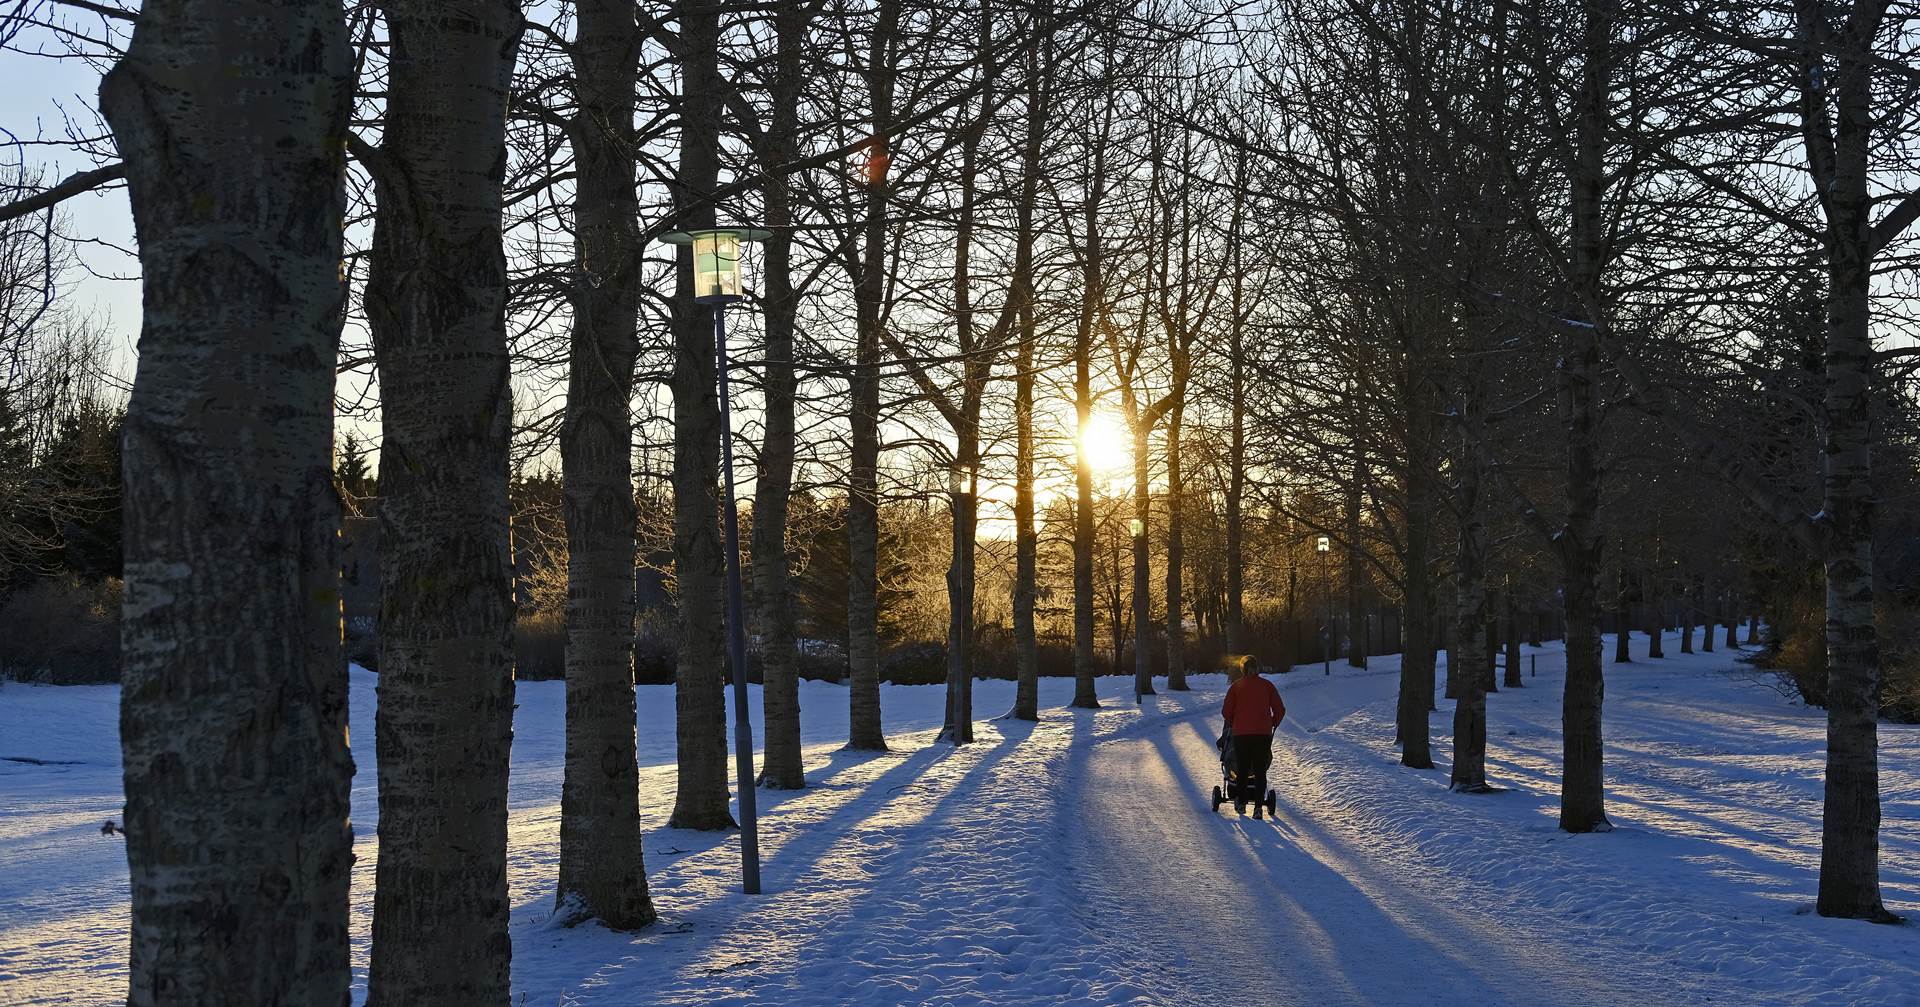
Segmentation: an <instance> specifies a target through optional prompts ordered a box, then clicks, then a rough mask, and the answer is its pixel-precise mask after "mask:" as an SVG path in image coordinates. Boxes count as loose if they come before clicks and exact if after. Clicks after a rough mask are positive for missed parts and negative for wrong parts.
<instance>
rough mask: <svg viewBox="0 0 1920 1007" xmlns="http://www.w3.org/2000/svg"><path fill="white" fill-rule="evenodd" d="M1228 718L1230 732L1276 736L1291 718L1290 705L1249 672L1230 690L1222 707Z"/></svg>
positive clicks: (1262, 680)
mask: <svg viewBox="0 0 1920 1007" xmlns="http://www.w3.org/2000/svg"><path fill="white" fill-rule="evenodd" d="M1220 715H1221V716H1223V717H1225V718H1227V729H1228V730H1229V731H1231V732H1233V733H1234V734H1272V733H1273V729H1274V728H1276V727H1279V726H1280V721H1281V720H1282V719H1284V718H1285V717H1286V715H1287V704H1285V703H1283V702H1281V701H1280V690H1279V689H1276V688H1274V687H1273V683H1272V682H1269V681H1267V680H1266V679H1264V678H1261V677H1260V675H1259V674H1258V673H1257V672H1248V673H1247V676H1246V677H1245V678H1242V679H1241V680H1240V681H1238V682H1235V683H1233V687H1232V688H1230V689H1228V690H1227V701H1226V702H1225V703H1224V704H1222V705H1221V707H1220Z"/></svg>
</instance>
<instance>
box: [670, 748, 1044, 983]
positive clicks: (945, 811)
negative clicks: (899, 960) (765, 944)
mask: <svg viewBox="0 0 1920 1007" xmlns="http://www.w3.org/2000/svg"><path fill="white" fill-rule="evenodd" d="M999 726H1000V728H1001V734H1002V737H1001V738H1000V740H999V741H997V742H995V743H993V744H992V745H991V747H989V748H987V751H986V753H985V754H982V755H980V756H979V757H978V758H977V761H975V763H974V764H973V765H972V766H970V767H968V768H967V769H966V771H965V772H963V773H962V774H961V775H960V777H959V778H958V779H956V780H955V781H954V782H953V785H952V786H951V787H950V788H948V789H947V790H946V792H945V793H943V794H941V795H940V796H939V797H938V798H936V799H935V800H934V801H933V802H932V804H931V805H930V806H929V807H928V810H927V813H926V814H925V815H924V816H922V817H920V818H919V819H918V820H915V821H912V822H910V823H906V824H904V825H903V826H902V827H901V828H900V829H899V831H900V832H901V833H905V835H903V836H901V837H900V838H918V837H920V836H923V835H934V836H938V835H941V834H942V832H943V831H944V827H945V826H946V825H948V824H949V823H950V822H951V821H952V819H953V817H954V816H955V815H956V814H957V813H958V811H959V810H960V809H962V808H964V807H967V806H968V805H970V804H971V803H972V799H973V798H974V797H975V795H976V794H977V792H978V790H979V789H980V787H981V786H982V785H983V784H984V782H985V780H986V778H988V777H989V776H990V775H991V774H992V771H993V770H994V769H995V767H997V766H998V765H999V764H1000V763H1001V761H1002V760H1004V759H1005V758H1006V757H1007V756H1008V755H1009V754H1011V753H1012V752H1013V751H1014V750H1015V749H1016V748H1017V747H1019V745H1020V744H1021V743H1022V742H1024V741H1025V740H1026V739H1027V737H1028V736H1029V735H1030V734H1031V732H1032V730H1033V729H1034V727H1035V725H1034V724H1033V723H1032V722H1029V721H1016V722H1011V723H1001V724H999ZM933 744H934V746H937V747H939V748H942V749H947V752H946V753H945V755H943V757H942V758H943V759H944V758H945V757H946V756H950V755H953V754H954V753H953V751H952V749H951V748H950V747H949V746H948V745H946V744H945V743H941V742H934V743H933ZM981 744H982V743H981V742H975V743H974V745H975V746H978V745H981ZM968 747H970V748H971V747H974V746H968ZM966 754H967V755H968V756H972V755H973V753H971V752H969V753H966ZM878 782H879V781H876V784H877V783H878ZM871 789H873V788H869V790H871ZM912 799H913V798H912V796H911V795H909V794H904V793H903V794H900V795H898V796H890V797H886V798H883V800H884V803H883V804H882V805H880V806H878V807H871V806H865V805H863V806H862V810H865V811H866V812H868V814H867V816H866V817H867V819H868V820H871V819H873V818H876V817H880V816H881V815H884V814H887V813H888V811H889V809H893V808H896V807H897V806H898V805H899V804H900V803H902V802H906V801H909V800H912ZM836 817H838V816H836ZM858 831H859V829H858V827H857V826H856V827H855V828H854V830H853V831H852V832H851V833H850V834H858ZM869 852H871V853H872V854H873V855H874V857H875V858H876V859H878V860H880V861H882V862H885V861H888V860H890V859H891V858H892V857H895V856H897V855H899V854H902V853H905V852H907V851H905V850H904V849H902V848H901V847H900V846H898V845H897V844H893V845H889V846H886V847H878V846H875V847H869ZM915 852H916V860H915V863H914V864H913V866H910V867H909V868H908V870H909V871H912V870H916V869H918V868H919V867H920V866H921V861H920V860H919V859H917V858H918V857H919V856H924V855H925V854H926V852H927V851H925V850H917V851H915ZM815 862H816V861H808V863H807V864H806V865H804V866H803V867H802V869H801V870H799V871H789V872H788V879H789V881H790V882H791V881H793V880H796V879H797V878H798V877H799V876H800V875H801V874H804V873H805V870H806V869H807V868H810V867H811V866H813V865H814V863H815ZM786 890H787V891H789V892H791V894H793V895H795V896H797V897H803V898H807V899H808V900H809V901H814V900H815V899H817V897H818V896H819V895H820V894H822V893H821V892H819V891H818V890H816V889H812V888H809V889H801V888H799V887H797V886H793V885H791V884H790V885H789V886H788V887H787V889H786ZM894 894H895V893H894V892H893V891H891V890H890V889H889V888H887V887H883V886H873V885H868V886H865V887H864V889H863V891H862V894H860V895H858V896H857V897H855V898H852V899H849V900H846V901H843V902H840V903H839V904H838V905H837V906H836V907H835V909H834V910H833V912H834V915H836V916H838V917H839V918H840V919H842V920H849V921H851V920H863V919H867V918H869V917H868V914H867V913H865V912H864V911H863V907H865V906H867V905H868V904H870V903H872V902H873V901H875V900H878V899H882V898H888V897H892V896H893V895H894ZM751 911H752V910H747V911H746V912H744V913H742V914H740V915H741V916H744V915H749V914H750V913H751ZM769 911H772V912H778V910H777V909H776V908H774V907H769ZM739 922H740V917H739V916H736V917H735V918H734V919H733V920H732V921H730V922H729V925H728V927H727V930H728V932H729V933H733V932H735V930H736V926H737V924H738V923H739ZM811 929H812V930H813V933H814V935H815V936H814V937H813V939H811V940H809V941H807V942H805V943H802V944H799V945H790V946H789V947H788V948H782V949H780V950H781V953H782V955H783V956H785V955H787V954H789V953H790V954H791V957H792V960H793V961H795V962H806V961H809V960H811V959H812V958H813V957H815V956H816V955H817V954H823V953H826V952H825V950H824V949H816V948H815V946H816V945H818V944H820V943H821V942H823V941H829V940H835V941H837V940H843V939H844V938H845V937H846V934H845V933H844V932H843V931H842V928H840V927H835V926H831V925H821V924H819V923H818V921H815V925H814V926H813V927H811ZM739 936H742V937H746V936H747V935H745V934H740V935H739ZM708 950H716V949H708ZM862 950H863V949H860V948H857V947H855V948H846V949H845V950H844V951H843V952H842V953H850V954H851V957H852V958H853V960H855V961H861V960H862V957H861V956H862ZM703 961H704V960H703ZM703 961H696V962H689V963H687V964H686V965H685V966H683V967H681V968H680V969H678V970H676V971H675V972H674V981H675V982H676V983H683V982H686V981H687V980H689V979H691V978H694V977H696V976H697V975H699V974H704V973H699V972H697V971H696V970H697V969H698V968H699V967H700V966H701V965H702V964H703Z"/></svg>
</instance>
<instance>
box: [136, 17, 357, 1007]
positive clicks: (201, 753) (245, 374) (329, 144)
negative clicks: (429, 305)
mask: <svg viewBox="0 0 1920 1007" xmlns="http://www.w3.org/2000/svg"><path fill="white" fill-rule="evenodd" d="M100 92H101V93H100V103H101V108H102V110H103V111H104V112H105V114H106V116H107V120H108V122H109V123H110V124H111V125H112V127H113V132H114V138H115V141H116V142H117V143H118V145H119V149H120V153H121V156H122V157H123V158H124V159H125V163H126V177H127V182H128V193H129V196H130V197H131V200H132V205H133V217H134V228H135V232H136V234H137V236H138V239H139V245H140V254H141V294H142V308H143V316H142V328H141V335H140V359H139V367H138V370H137V372H136V375H135V378H134V386H133V394H132V397H131V399H130V401H129V402H128V405H127V419H126V428H125V440H124V442H123V444H124V455H123V476H124V479H125V492H126V496H125V505H124V506H125V509H124V511H123V514H124V518H123V520H124V522H125V525H124V539H123V542H124V546H123V548H124V559H125V568H124V570H125V577H126V582H125V591H126V593H125V596H124V597H125V602H124V604H123V607H122V621H121V668H122V676H123V677H122V693H121V696H122V699H121V707H120V740H121V753H122V758H123V765H124V770H125V784H126V795H127V803H126V811H125V817H124V819H123V821H124V823H125V825H126V828H127V838H126V842H127V866H128V870H129V874H130V880H131V888H132V892H131V895H132V930H131V934H130V938H129V941H128V944H129V968H128V987H127V1002H128V1003H129V1004H134V1005H137V1007H146V1005H152V1004H222V1003H230V1004H268V1003H271V1004H288V1005H306V1004H310V1005H323V1004H324V1005H338V1004H342V1003H345V1002H346V1001H347V996H348V985H349V982H350V980H351V978H352V975H351V972H350V971H349V967H348V926H347V919H348V917H347V885H348V876H349V872H350V869H351V867H352V865H353V835H352V829H351V827H350V825H349V824H348V821H347V815H348V787H349V783H350V781H351V779H352V776H353V760H352V757H351V755H350V754H349V753H348V751H347V675H346V665H345V663H344V660H343V657H342V654H341V650H340V590H339V588H340V566H339V546H338V544H337V543H338V535H339V527H340V502H339V498H338V497H337V496H336V495H335V493H334V491H333V488H332V482H331V471H332V462H331V458H332V450H333V367H334V360H335V356H336V352H337V349H338V345H339V337H340V326H341V319H342V312H343V307H344V303H345V298H346V288H345V284H344V283H343V282H342V280H341V271H340V256H341V220H342V215H343V213H344V210H345V194H344V189H343V185H342V178H343V172H344V170H345V156H344V147H345V140H346V131H347V116H348V112H349V109H350V106H351V101H352V94H353V70H352V66H351V64H350V62H349V54H348V47H347V33H346V27H345V24H344V21H343V18H342V15H341V11H340V7H339V6H338V5H337V4H325V3H313V2H298V0H297V2H292V3H271V4H269V3H257V2H251V0H186V2H183V3H178V4H171V5H158V6H149V7H148V8H147V9H146V10H145V11H144V12H143V13H142V14H141V16H140V21H139V27H138V28H137V29H136V30H135V32H134V36H133V40H132V43H131V44H130V46H129V48H128V50H127V52H126V54H125V55H124V56H123V57H122V58H121V59H120V61H119V62H118V63H117V64H116V65H115V66H114V69H113V70H112V71H111V72H110V73H109V74H108V75H107V77H106V79H105V81H104V82H103V83H102V85H101V89H100Z"/></svg>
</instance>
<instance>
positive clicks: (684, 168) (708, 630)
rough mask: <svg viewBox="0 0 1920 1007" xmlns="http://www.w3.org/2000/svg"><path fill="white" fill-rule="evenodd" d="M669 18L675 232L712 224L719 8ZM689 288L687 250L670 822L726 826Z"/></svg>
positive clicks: (677, 373) (677, 280)
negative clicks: (674, 62) (675, 129)
mask: <svg viewBox="0 0 1920 1007" xmlns="http://www.w3.org/2000/svg"><path fill="white" fill-rule="evenodd" d="M675 18H676V19H677V20H678V21H679V23H680V46H681V53H680V72H681V93H680V129H679V132H680V163H679V165H678V167H677V168H676V169H675V173H674V181H673V199H674V209H675V222H676V225H677V226H678V227H679V228H680V229H681V230H691V229H696V228H706V227H713V226H714V224H715V217H714V208H713V204H712V202H711V199H712V193H713V191H714V189H715V188H716V187H717V186H718V184H719V176H720V113H721V108H722V107H723V105H724V104H725V101H726V90H725V89H726V83H725V81H724V80H722V79H721V76H720V63H719V46H720V15H719V13H718V10H717V9H716V8H714V7H712V6H705V5H701V4H698V3H696V2H694V0H682V2H681V3H680V4H679V5H678V9H677V10H676V12H675ZM693 297H694V277H693V256H692V255H690V254H681V255H680V256H678V257H677V261H676V263H675V266H674V292H673V297H672V298H671V300H670V309H671V316H672V323H671V324H672V326H673V341H674V354H673V575H674V583H675V585H676V587H677V588H678V597H677V599H676V600H677V602H678V606H679V616H680V640H679V652H678V655H677V661H676V664H675V669H674V683H673V699H674V713H675V722H674V731H675V741H676V747H677V758H678V765H677V769H678V782H679V788H678V790H677V791H676V793H675V795H674V802H673V816H672V817H671V818H669V819H668V820H667V825H668V827H670V828H676V829H702V830H715V829H729V828H732V827H733V824H734V822H733V813H732V811H731V810H730V809H729V808H728V799H729V794H730V790H729V788H728V786H727V709H726V692H725V690H726V671H727V640H726V619H725V615H724V613H725V607H724V606H725V594H724V592H725V580H726V578H725V576H724V573H723V570H724V564H725V554H724V553H723V551H722V549H721V544H720V523H719V517H720V438H722V437H725V436H727V431H726V430H725V429H723V428H722V426H721V422H720V398H719V391H718V388H717V382H718V380H719V376H718V375H717V374H716V373H715V372H714V365H715V360H714V353H715V348H714V341H713V340H714V334H713V312H714V306H713V305H711V304H699V303H696V302H695V301H694V299H693Z"/></svg>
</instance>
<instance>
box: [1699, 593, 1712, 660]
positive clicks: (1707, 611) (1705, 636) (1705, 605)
mask: <svg viewBox="0 0 1920 1007" xmlns="http://www.w3.org/2000/svg"><path fill="white" fill-rule="evenodd" d="M1698 590H1699V595H1700V652H1701V653H1702V654H1711V653H1713V636H1714V633H1713V630H1714V616H1713V582H1712V581H1709V580H1706V579H1705V578H1702V579H1701V581H1700V584H1699V586H1698Z"/></svg>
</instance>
